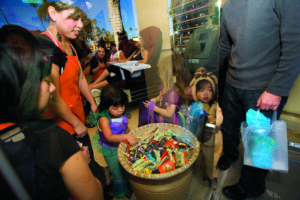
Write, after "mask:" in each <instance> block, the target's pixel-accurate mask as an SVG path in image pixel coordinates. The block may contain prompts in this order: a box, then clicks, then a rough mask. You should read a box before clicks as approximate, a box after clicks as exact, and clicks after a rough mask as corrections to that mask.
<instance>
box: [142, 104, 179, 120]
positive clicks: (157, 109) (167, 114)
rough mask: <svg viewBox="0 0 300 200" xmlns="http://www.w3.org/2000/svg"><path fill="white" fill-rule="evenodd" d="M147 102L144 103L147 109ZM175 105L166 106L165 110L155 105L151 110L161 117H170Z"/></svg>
mask: <svg viewBox="0 0 300 200" xmlns="http://www.w3.org/2000/svg"><path fill="white" fill-rule="evenodd" d="M149 103H150V102H149V101H146V102H144V106H145V107H146V108H148V107H149ZM175 110H176V105H175V104H167V108H166V109H164V108H160V107H159V106H157V105H155V106H154V108H153V111H154V112H156V113H158V114H159V115H161V116H163V117H172V116H173V115H174V113H175Z"/></svg>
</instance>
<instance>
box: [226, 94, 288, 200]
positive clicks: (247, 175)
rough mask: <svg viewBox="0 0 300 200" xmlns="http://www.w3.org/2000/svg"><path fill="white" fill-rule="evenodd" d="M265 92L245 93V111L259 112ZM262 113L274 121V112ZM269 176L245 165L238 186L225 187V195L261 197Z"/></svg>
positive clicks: (236, 197)
mask: <svg viewBox="0 0 300 200" xmlns="http://www.w3.org/2000/svg"><path fill="white" fill-rule="evenodd" d="M263 92H264V91H263V90H254V91H244V93H243V98H242V101H243V109H244V110H245V111H248V110H249V109H250V108H252V109H254V110H257V109H258V107H256V102H257V99H258V98H259V97H260V95H261V94H262V93H263ZM286 101H287V97H283V98H282V100H281V103H280V105H279V107H278V109H277V117H278V118H279V117H280V114H281V112H282V109H283V107H284V105H285V104H286ZM260 112H261V113H263V114H264V115H265V116H266V117H268V118H270V119H272V116H273V111H272V110H268V111H265V110H260ZM267 174H268V170H265V169H261V168H255V167H251V166H246V165H244V166H243V168H242V172H241V177H240V179H239V182H238V184H235V185H231V186H227V187H225V188H224V189H223V193H224V194H225V196H227V197H230V198H233V199H245V198H248V197H256V196H259V195H261V194H263V193H264V191H265V178H266V176H267Z"/></svg>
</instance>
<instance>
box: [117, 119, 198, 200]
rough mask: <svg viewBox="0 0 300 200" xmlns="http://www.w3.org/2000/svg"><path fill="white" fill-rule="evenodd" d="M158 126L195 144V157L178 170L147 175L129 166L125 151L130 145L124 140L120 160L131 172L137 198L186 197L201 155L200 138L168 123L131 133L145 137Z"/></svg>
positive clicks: (137, 136)
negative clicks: (195, 164)
mask: <svg viewBox="0 0 300 200" xmlns="http://www.w3.org/2000/svg"><path fill="white" fill-rule="evenodd" d="M157 126H158V127H159V129H164V130H169V129H170V130H172V131H173V132H174V133H176V134H177V135H179V136H180V137H183V138H184V139H185V140H186V141H188V142H189V143H190V144H191V145H192V146H193V149H192V151H191V156H190V158H189V159H188V163H187V164H186V165H184V166H182V167H180V168H177V169H175V171H171V172H167V173H163V174H144V173H142V172H138V171H135V170H133V169H132V168H131V167H130V166H129V164H128V162H127V160H126V158H125V156H124V154H123V152H125V151H126V148H127V145H126V144H124V143H121V144H120V145H119V148H118V158H119V161H120V163H121V165H122V166H123V167H124V168H125V170H126V171H127V172H128V174H129V175H128V177H129V182H130V184H131V187H132V189H133V192H134V194H135V196H136V197H137V199H139V200H157V199H159V200H177V199H178V200H183V199H185V197H186V195H187V193H188V191H189V188H190V182H191V179H192V169H191V166H192V164H193V163H194V162H195V160H196V159H197V157H198V154H199V150H200V144H199V142H198V140H197V138H196V137H195V136H194V135H193V134H192V133H191V132H190V131H188V130H187V129H185V128H183V127H181V126H177V125H173V124H167V123H156V124H149V125H146V126H142V127H139V128H137V129H135V130H134V131H131V132H130V134H132V135H133V136H135V137H136V138H141V137H142V136H143V134H144V133H145V132H148V131H149V130H152V129H155V128H156V127H157Z"/></svg>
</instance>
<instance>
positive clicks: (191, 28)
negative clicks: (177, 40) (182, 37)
mask: <svg viewBox="0 0 300 200" xmlns="http://www.w3.org/2000/svg"><path fill="white" fill-rule="evenodd" d="M205 26H207V25H206V24H205V25H201V26H194V27H190V28H186V29H181V30H176V31H178V32H182V31H188V30H193V29H196V28H202V27H205Z"/></svg>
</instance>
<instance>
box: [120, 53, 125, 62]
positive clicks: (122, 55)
mask: <svg viewBox="0 0 300 200" xmlns="http://www.w3.org/2000/svg"><path fill="white" fill-rule="evenodd" d="M119 53H120V59H119V62H125V61H126V57H125V55H124V53H123V51H119Z"/></svg>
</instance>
